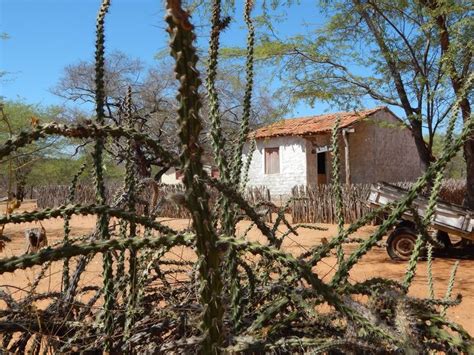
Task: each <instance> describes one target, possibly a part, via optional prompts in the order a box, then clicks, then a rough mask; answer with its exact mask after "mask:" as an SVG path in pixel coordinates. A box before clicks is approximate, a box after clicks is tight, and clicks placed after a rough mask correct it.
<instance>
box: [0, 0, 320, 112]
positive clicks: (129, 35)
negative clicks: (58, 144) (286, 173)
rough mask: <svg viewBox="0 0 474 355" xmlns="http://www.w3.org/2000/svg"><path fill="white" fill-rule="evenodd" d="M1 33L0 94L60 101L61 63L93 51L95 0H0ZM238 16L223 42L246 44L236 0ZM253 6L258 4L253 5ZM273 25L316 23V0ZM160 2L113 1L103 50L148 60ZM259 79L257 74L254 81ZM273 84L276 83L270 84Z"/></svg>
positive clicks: (163, 38)
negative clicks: (1, 76) (0, 77)
mask: <svg viewBox="0 0 474 355" xmlns="http://www.w3.org/2000/svg"><path fill="white" fill-rule="evenodd" d="M0 3H1V7H0V32H5V33H7V34H8V35H9V37H10V38H9V39H8V40H3V41H0V45H1V53H0V55H1V56H0V70H5V71H7V72H9V75H8V76H7V79H6V80H4V81H3V82H2V83H1V91H0V96H4V97H6V98H7V99H24V100H25V101H26V102H29V103H39V104H42V105H50V104H57V105H62V104H64V101H63V99H61V98H58V97H56V96H54V95H53V94H52V93H50V91H49V90H50V89H51V88H52V87H53V86H54V85H55V84H56V83H57V82H58V80H59V78H60V77H61V75H62V73H63V70H64V67H65V66H66V65H68V64H74V63H77V62H78V61H79V60H90V59H91V58H92V56H93V51H94V30H95V16H96V13H97V9H98V7H99V5H100V1H99V0H80V1H79V0H41V1H39V0H0ZM236 7H237V12H238V13H239V15H238V16H237V17H236V19H235V20H236V21H235V22H234V24H233V25H232V27H231V28H230V30H228V31H227V32H226V34H225V35H224V43H223V44H224V45H229V46H231V45H242V44H243V43H245V36H246V33H245V29H244V28H243V24H242V20H241V15H240V12H241V8H242V0H236ZM257 11H258V9H257ZM280 11H281V12H282V13H285V12H286V11H288V13H287V14H286V15H287V18H286V20H285V21H281V22H280V23H279V24H278V28H279V31H280V34H281V35H283V36H291V35H292V34H295V33H298V32H301V31H303V30H304V27H303V24H304V23H311V24H312V25H320V24H322V23H323V22H324V19H323V18H321V17H320V15H319V14H318V11H317V7H316V1H315V0H302V1H301V4H300V5H299V6H295V7H292V8H290V9H288V8H282V9H281V10H280ZM163 17H164V6H163V2H162V1H160V0H133V1H132V0H115V1H112V6H111V9H110V13H109V15H108V17H107V20H106V21H107V26H106V41H107V42H106V50H107V51H109V52H111V51H114V50H121V51H123V52H125V53H127V54H129V55H130V56H132V57H138V58H140V59H141V60H142V61H144V62H145V63H146V64H149V65H152V64H153V63H154V62H155V61H156V59H155V58H154V56H155V54H156V53H158V52H160V51H163V50H165V49H166V46H167V39H168V37H167V34H166V32H165V31H164V28H165V24H164V21H163ZM206 33H207V31H206V28H201V29H200V34H201V36H200V38H199V44H200V45H201V46H203V47H205V46H206V41H207V38H206V37H207V34H206ZM261 79H264V78H258V77H257V81H258V80H261ZM273 85H278V83H276V84H273ZM326 109H327V105H324V104H322V103H319V104H318V103H317V104H316V105H315V107H309V106H308V105H306V104H300V105H298V106H297V107H296V108H295V109H294V110H293V112H292V113H291V114H289V115H290V116H291V115H293V116H299V115H308V114H314V113H321V112H323V111H324V110H326Z"/></svg>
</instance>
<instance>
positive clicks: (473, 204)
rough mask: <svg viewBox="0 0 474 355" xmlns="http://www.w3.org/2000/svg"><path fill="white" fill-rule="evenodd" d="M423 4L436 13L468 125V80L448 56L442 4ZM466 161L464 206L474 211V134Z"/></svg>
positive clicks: (426, 1)
mask: <svg viewBox="0 0 474 355" xmlns="http://www.w3.org/2000/svg"><path fill="white" fill-rule="evenodd" d="M422 4H423V5H424V6H426V7H428V8H429V9H430V10H432V11H434V19H435V21H436V24H437V26H438V28H439V40H440V47H441V51H442V55H443V57H444V58H445V59H446V66H447V68H448V75H449V77H450V79H451V85H452V87H453V91H454V93H455V94H456V97H457V98H458V99H460V100H461V102H460V108H461V115H462V119H463V122H464V123H465V124H466V122H467V120H468V119H469V118H470V116H471V104H470V102H469V100H468V99H467V97H466V93H464V92H462V89H463V84H464V80H465V79H466V78H465V77H463V76H462V75H459V74H458V72H457V70H456V66H455V64H454V62H453V60H452V58H451V57H449V56H448V55H447V54H448V53H449V51H450V49H451V40H450V36H449V35H450V33H449V27H448V22H447V19H446V16H445V15H444V14H443V12H442V11H441V12H440V10H441V7H440V3H438V2H437V1H430V0H422ZM469 59H470V58H469ZM463 96H464V97H463ZM464 160H465V161H466V196H465V198H464V206H466V207H468V208H470V209H474V134H471V136H470V138H469V139H468V140H466V142H465V143H464Z"/></svg>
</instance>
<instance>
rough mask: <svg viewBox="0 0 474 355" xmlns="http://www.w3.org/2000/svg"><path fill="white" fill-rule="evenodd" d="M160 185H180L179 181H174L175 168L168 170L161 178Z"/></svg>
mask: <svg viewBox="0 0 474 355" xmlns="http://www.w3.org/2000/svg"><path fill="white" fill-rule="evenodd" d="M161 183H162V184H166V185H176V184H182V183H183V182H182V181H181V180H178V179H176V170H175V168H170V169H169V170H168V171H167V172H166V173H164V174H163V176H162V177H161Z"/></svg>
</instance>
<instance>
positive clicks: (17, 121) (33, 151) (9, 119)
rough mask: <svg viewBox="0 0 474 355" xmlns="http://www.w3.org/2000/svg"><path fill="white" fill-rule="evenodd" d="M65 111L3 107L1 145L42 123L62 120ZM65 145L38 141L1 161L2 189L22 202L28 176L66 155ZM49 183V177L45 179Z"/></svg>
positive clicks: (11, 103)
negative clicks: (40, 165)
mask: <svg viewBox="0 0 474 355" xmlns="http://www.w3.org/2000/svg"><path fill="white" fill-rule="evenodd" d="M62 112H63V111H62V109H61V108H58V107H54V106H51V107H47V108H44V107H41V106H39V105H30V104H27V103H24V102H21V101H6V102H3V103H0V143H3V142H5V141H6V140H7V139H9V138H10V137H12V136H14V135H16V134H18V133H19V132H20V131H21V130H24V129H27V128H31V127H32V126H35V125H37V124H39V123H47V122H50V121H52V120H60V119H61V113H62ZM64 145H65V141H64V140H63V139H58V138H47V139H43V140H38V141H37V142H35V143H34V144H31V145H29V146H28V147H25V148H22V149H19V150H18V151H16V152H15V153H14V154H12V155H10V156H9V157H8V158H6V159H4V160H2V161H0V185H1V186H2V187H3V189H4V190H5V191H7V192H8V193H10V194H14V195H15V196H16V198H18V199H20V200H21V199H22V198H23V196H24V194H25V187H26V184H27V180H28V176H29V174H30V173H31V171H32V169H33V168H34V167H35V166H36V165H37V164H39V163H40V162H41V161H44V160H45V159H48V158H51V157H54V156H58V155H60V154H62V153H61V152H62V150H63V148H64ZM44 179H45V180H46V179H47V176H46V175H45V176H44Z"/></svg>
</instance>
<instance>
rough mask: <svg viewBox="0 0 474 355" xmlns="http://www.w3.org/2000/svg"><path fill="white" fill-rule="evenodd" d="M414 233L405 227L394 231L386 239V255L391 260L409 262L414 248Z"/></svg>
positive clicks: (415, 236)
mask: <svg viewBox="0 0 474 355" xmlns="http://www.w3.org/2000/svg"><path fill="white" fill-rule="evenodd" d="M416 238H417V235H416V232H415V231H414V230H413V229H411V228H407V227H400V228H397V229H395V230H394V231H393V232H392V233H391V234H390V235H389V237H388V239H387V253H388V255H389V256H390V258H391V259H392V260H410V256H411V253H412V252H413V249H414V248H415V243H416Z"/></svg>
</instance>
